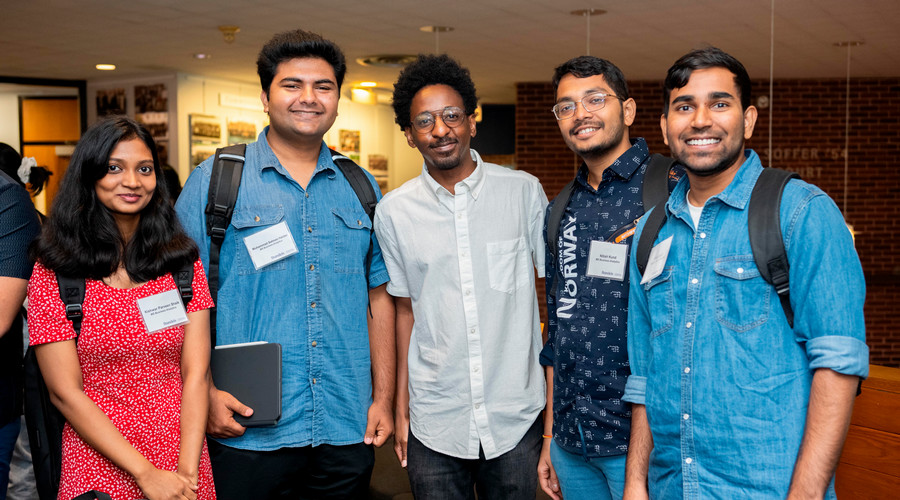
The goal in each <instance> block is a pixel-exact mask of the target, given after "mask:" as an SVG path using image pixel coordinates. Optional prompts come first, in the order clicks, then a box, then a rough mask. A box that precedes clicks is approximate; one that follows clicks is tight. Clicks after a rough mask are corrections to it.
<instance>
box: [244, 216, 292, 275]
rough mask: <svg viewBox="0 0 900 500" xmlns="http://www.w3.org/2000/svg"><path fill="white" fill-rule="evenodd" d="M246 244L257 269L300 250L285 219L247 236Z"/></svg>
mask: <svg viewBox="0 0 900 500" xmlns="http://www.w3.org/2000/svg"><path fill="white" fill-rule="evenodd" d="M244 245H246V246H247V252H249V253H250V260H251V261H253V267H255V268H256V269H257V270H260V269H262V268H264V267H266V266H268V265H269V264H271V263H273V262H278V261H279V260H282V259H286V258H288V257H290V256H291V255H294V254H295V253H298V252H299V250H297V245H296V244H295V243H294V237H293V236H291V232H290V230H288V225H287V222H285V221H281V222H279V223H278V224H275V225H274V226H272V227H269V228H266V229H263V230H262V231H260V232H258V233H254V234H251V235H250V236H247V237H245V238H244Z"/></svg>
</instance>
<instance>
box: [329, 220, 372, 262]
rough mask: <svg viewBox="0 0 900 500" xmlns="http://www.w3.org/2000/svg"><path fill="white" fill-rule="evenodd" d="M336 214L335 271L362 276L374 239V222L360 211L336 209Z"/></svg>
mask: <svg viewBox="0 0 900 500" xmlns="http://www.w3.org/2000/svg"><path fill="white" fill-rule="evenodd" d="M331 212H332V213H333V214H334V270H335V272H338V273H348V274H362V273H364V272H365V270H366V254H367V253H368V252H369V240H370V238H371V237H372V220H371V219H369V216H368V215H366V213H365V212H363V210H362V207H361V206H360V207H359V210H352V209H348V208H346V207H336V208H333V209H332V210H331Z"/></svg>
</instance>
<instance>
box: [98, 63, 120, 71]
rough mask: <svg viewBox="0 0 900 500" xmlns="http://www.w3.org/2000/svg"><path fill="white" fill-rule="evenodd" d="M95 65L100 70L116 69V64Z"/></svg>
mask: <svg viewBox="0 0 900 500" xmlns="http://www.w3.org/2000/svg"><path fill="white" fill-rule="evenodd" d="M94 67H95V68H97V69H99V70H100V71H112V70H114V69H116V65H115V64H98V65H96V66H94Z"/></svg>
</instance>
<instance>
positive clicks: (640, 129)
mask: <svg viewBox="0 0 900 500" xmlns="http://www.w3.org/2000/svg"><path fill="white" fill-rule="evenodd" d="M629 87H630V90H631V94H632V97H633V98H634V99H635V101H636V102H637V105H638V106H637V119H636V120H635V124H634V125H633V126H632V127H631V131H630V133H631V136H632V137H637V136H640V137H644V138H645V139H647V142H648V144H649V145H650V151H651V152H663V153H665V152H667V151H668V150H667V148H666V147H665V145H664V144H663V142H662V136H661V133H660V129H659V115H660V110H661V107H662V96H661V90H660V83H659V82H630V83H629ZM768 92H769V87H768V82H767V81H755V82H754V96H757V95H763V94H766V95H768ZM554 97H555V96H554V92H553V88H552V86H551V85H550V84H549V83H543V82H540V83H519V84H517V85H516V166H517V168H519V169H521V170H525V171H527V172H531V173H532V174H534V175H536V176H537V177H538V178H540V179H541V182H542V183H543V185H544V189H545V190H546V191H547V196H548V197H550V198H551V199H552V198H553V197H554V196H556V194H557V193H558V192H559V190H560V189H561V188H562V187H563V186H564V185H565V184H566V183H567V182H568V181H569V180H570V179H571V178H572V176H573V175H574V172H575V169H576V168H577V167H578V165H579V164H580V160H579V159H578V158H577V157H576V156H575V155H574V154H573V153H572V152H571V151H569V149H568V148H567V147H566V145H565V143H564V142H563V140H562V137H560V133H559V128H558V127H557V125H556V120H555V119H554V118H553V114H552V113H551V112H550V108H551V107H552V106H553V101H554ZM845 97H846V80H844V79H831V80H776V81H775V85H774V99H773V103H772V104H773V105H772V106H770V107H769V108H768V109H761V110H759V119H758V121H757V125H756V131H755V132H754V135H753V139H751V140H750V141H749V147H752V148H754V149H756V151H757V152H758V153H759V154H760V157H761V158H762V160H763V164H764V165H767V166H769V165H774V166H776V167H779V168H785V169H788V170H792V171H795V172H799V173H800V174H801V175H802V176H803V178H804V179H805V180H807V181H808V182H811V183H813V184H816V185H817V186H819V187H821V188H822V189H823V190H824V191H825V192H827V193H828V194H829V195H830V196H831V197H832V198H833V199H834V200H835V202H836V203H837V204H838V207H841V208H842V209H843V210H844V214H845V217H846V219H847V221H848V222H849V223H850V224H851V225H853V227H854V230H855V231H856V248H857V251H858V252H859V256H860V259H861V261H862V265H863V270H864V272H865V274H866V286H867V295H866V334H867V338H868V344H869V348H870V351H871V356H870V360H871V362H872V363H874V364H881V365H888V366H900V303H898V297H900V165H898V164H900V78H873V79H855V80H852V82H851V94H850V100H851V101H850V102H851V109H850V127H851V130H850V141H849V149H848V153H849V158H850V160H849V164H848V172H849V175H848V182H847V196H846V199H847V204H846V207H845V206H844V145H845V132H844V130H845V116H846V101H845ZM773 110H774V114H773V115H772V117H773V123H772V129H773V133H772V145H773V151H772V154H771V155H769V154H768V144H769V113H770V112H772V111H773ZM541 286H542V285H541ZM540 289H541V290H543V288H540Z"/></svg>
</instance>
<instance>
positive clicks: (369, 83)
mask: <svg viewBox="0 0 900 500" xmlns="http://www.w3.org/2000/svg"><path fill="white" fill-rule="evenodd" d="M359 86H360V87H377V86H378V84H377V83H375V82H359Z"/></svg>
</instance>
